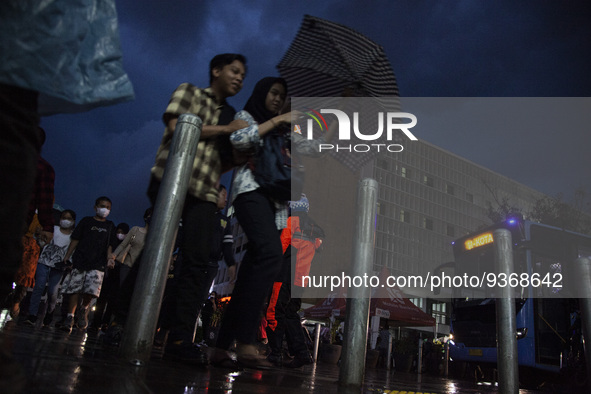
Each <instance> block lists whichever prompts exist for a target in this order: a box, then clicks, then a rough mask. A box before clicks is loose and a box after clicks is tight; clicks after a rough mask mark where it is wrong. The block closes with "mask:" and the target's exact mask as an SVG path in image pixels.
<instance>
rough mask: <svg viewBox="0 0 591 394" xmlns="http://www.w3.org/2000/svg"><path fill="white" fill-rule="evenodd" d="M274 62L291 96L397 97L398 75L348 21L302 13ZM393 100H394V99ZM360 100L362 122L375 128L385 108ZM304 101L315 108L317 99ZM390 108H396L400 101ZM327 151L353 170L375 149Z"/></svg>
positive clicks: (356, 169) (359, 109) (370, 127)
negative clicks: (294, 32)
mask: <svg viewBox="0 0 591 394" xmlns="http://www.w3.org/2000/svg"><path fill="white" fill-rule="evenodd" d="M277 68H278V70H279V73H280V74H281V76H282V77H283V78H285V79H286V80H287V84H288V87H289V93H290V95H291V96H292V97H306V98H312V97H314V98H319V97H340V96H343V94H344V92H345V91H346V90H347V91H348V93H347V95H352V96H355V97H373V98H377V97H390V98H392V97H398V86H397V85H396V77H395V76H394V72H393V71H392V67H391V66H390V63H389V62H388V59H387V58H386V54H385V53H384V49H383V48H382V47H381V46H380V45H378V44H376V43H375V42H373V41H371V40H370V39H369V38H367V37H365V36H364V35H362V34H360V33H359V32H357V31H355V30H352V29H350V28H348V27H346V26H343V25H339V24H337V23H333V22H329V21H326V20H324V19H320V18H316V17H313V16H310V15H306V16H304V20H303V22H302V25H301V27H300V30H299V31H298V33H297V35H296V37H295V39H294V40H293V42H292V43H291V45H290V47H289V49H288V50H287V52H286V53H285V55H284V56H283V59H281V61H280V62H279V64H278V65H277ZM324 100H326V99H324ZM375 100H378V99H375ZM315 101H318V99H316V100H313V99H307V104H310V103H314V102H315ZM320 101H321V100H320ZM395 101H396V103H397V99H396V100H395ZM294 102H295V101H294ZM292 103H293V102H292ZM376 103H377V104H376ZM390 103H392V100H390ZM353 104H355V105H356V107H355V111H358V112H361V113H363V112H364V111H365V110H364V109H363V108H360V106H359V105H357V104H359V101H356V102H354V103H353ZM363 106H365V108H366V109H367V111H365V115H366V116H364V117H363V118H364V119H363V121H364V122H365V123H364V125H363V128H364V129H365V130H368V132H371V131H374V130H376V128H377V117H376V114H377V112H378V111H379V110H382V111H383V109H380V108H381V107H382V106H381V104H379V102H378V101H372V102H371V103H369V104H368V102H367V101H364V104H363ZM307 107H309V108H314V107H315V105H314V104H311V105H307ZM329 108H330V107H329ZM390 108H394V109H397V108H398V105H397V104H396V105H395V107H392V106H390ZM292 109H294V108H293V106H292ZM297 109H300V108H297ZM349 109H351V108H349ZM360 122H361V121H360ZM396 138H397V139H398V138H399V137H398V136H396ZM347 142H348V143H355V142H361V143H363V142H367V141H360V140H357V141H355V140H350V141H347ZM372 142H373V143H382V144H384V143H388V141H387V140H386V135H385V133H384V134H383V135H382V138H381V139H380V140H375V141H372ZM330 154H331V155H332V156H334V157H335V158H336V159H337V160H338V161H339V162H341V163H342V164H344V165H345V166H346V167H347V168H349V169H350V170H352V171H354V172H356V171H358V170H359V168H361V166H363V165H364V164H366V163H367V162H368V161H370V160H372V159H373V158H374V156H375V154H377V151H373V152H367V153H363V154H359V153H355V152H349V151H347V150H341V151H338V152H337V151H333V152H330Z"/></svg>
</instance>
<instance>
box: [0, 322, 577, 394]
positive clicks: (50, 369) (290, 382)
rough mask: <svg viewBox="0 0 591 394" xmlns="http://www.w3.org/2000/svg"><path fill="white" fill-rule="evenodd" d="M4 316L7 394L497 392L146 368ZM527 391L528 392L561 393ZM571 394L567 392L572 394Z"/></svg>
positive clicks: (324, 376)
mask: <svg viewBox="0 0 591 394" xmlns="http://www.w3.org/2000/svg"><path fill="white" fill-rule="evenodd" d="M6 312H7V311H5V310H4V311H0V344H1V346H2V349H3V350H6V349H8V351H9V353H11V354H12V361H10V360H6V357H5V356H3V357H0V363H1V364H0V393H27V394H28V393H88V394H92V393H107V394H119V393H157V394H159V393H163V394H174V393H281V394H289V393H322V394H332V393H404V392H407V393H411V392H414V393H495V392H498V389H497V388H496V387H495V386H492V385H488V386H487V385H483V384H475V383H473V382H467V381H460V380H454V379H444V378H442V377H438V376H431V375H426V374H423V375H420V376H418V375H417V374H410V373H402V372H398V371H387V370H385V369H377V368H367V369H366V374H365V380H364V383H363V386H362V387H361V388H359V387H357V388H345V387H341V386H340V385H339V384H338V378H339V367H338V366H336V365H330V364H323V363H321V362H319V363H317V364H315V365H308V366H305V367H302V368H300V369H293V370H292V369H287V368H276V369H271V370H256V369H245V370H243V371H230V370H227V369H220V368H215V367H212V366H209V367H201V368H198V367H194V366H189V365H184V364H182V363H178V362H173V361H168V360H164V359H162V352H161V350H159V349H158V348H155V349H154V350H153V352H152V358H151V359H150V361H149V362H148V363H146V365H145V366H135V365H132V364H131V363H130V362H128V361H126V360H123V359H121V358H120V357H118V351H117V349H114V348H111V347H107V346H103V343H102V340H101V336H100V335H98V334H89V333H87V332H85V331H80V330H74V331H72V333H70V334H68V333H66V332H63V331H60V330H58V329H55V328H53V327H51V328H48V327H45V328H41V327H31V326H26V325H22V324H16V323H15V321H8V322H7V313H6ZM560 391H562V390H559V389H557V388H556V387H554V388H553V389H552V390H547V391H534V390H521V391H520V392H521V393H541V392H546V393H547V392H554V393H555V392H560ZM564 392H565V393H566V392H569V391H568V390H566V389H565V391H564Z"/></svg>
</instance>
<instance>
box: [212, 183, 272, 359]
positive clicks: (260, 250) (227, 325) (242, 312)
mask: <svg viewBox="0 0 591 394" xmlns="http://www.w3.org/2000/svg"><path fill="white" fill-rule="evenodd" d="M234 207H235V209H236V217H237V218H238V222H239V223H240V226H242V229H243V230H244V233H245V234H246V237H247V238H248V245H247V248H248V249H247V251H246V254H245V256H244V259H243V260H242V264H241V266H240V270H239V273H238V279H237V281H236V285H235V287H234V291H233V292H232V299H231V300H230V303H229V304H228V307H227V309H226V311H225V313H224V317H223V320H222V325H221V327H220V332H219V337H218V341H217V344H216V346H217V347H218V348H221V349H228V348H229V347H230V345H231V344H232V341H233V340H237V341H238V342H240V343H244V344H251V343H254V342H255V341H256V337H257V330H258V328H259V325H260V322H261V314H262V308H263V304H264V302H265V299H266V298H267V296H268V295H269V294H270V292H271V287H272V286H273V281H274V280H275V278H277V275H278V274H279V271H280V270H281V261H282V256H283V249H282V247H281V239H280V236H279V231H278V230H277V226H276V225H275V208H274V205H273V203H272V202H271V201H270V200H269V199H268V198H267V197H266V196H265V195H264V194H263V193H261V192H260V191H258V190H255V191H252V192H248V193H244V194H240V195H239V196H238V197H237V198H236V200H235V201H234Z"/></svg>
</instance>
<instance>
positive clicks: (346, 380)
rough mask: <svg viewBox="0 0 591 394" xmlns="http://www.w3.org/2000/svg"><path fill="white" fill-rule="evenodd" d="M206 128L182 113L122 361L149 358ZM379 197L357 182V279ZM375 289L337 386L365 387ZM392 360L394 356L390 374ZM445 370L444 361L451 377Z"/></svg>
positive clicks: (509, 268)
mask: <svg viewBox="0 0 591 394" xmlns="http://www.w3.org/2000/svg"><path fill="white" fill-rule="evenodd" d="M201 127H202V122H201V119H200V118H199V117H197V116H195V115H192V114H183V115H181V116H180V117H179V119H178V122H177V126H176V129H175V132H174V135H173V139H172V143H171V149H170V154H169V158H168V161H167V164H166V168H165V171H164V175H163V179H162V183H161V188H160V191H159V193H158V197H157V200H156V204H155V207H154V214H153V217H152V222H151V230H150V232H149V233H148V238H147V240H146V248H145V250H144V253H143V257H142V260H141V262H140V263H141V267H140V270H139V273H138V280H137V285H136V289H135V291H134V295H133V298H132V303H131V306H130V313H129V318H128V324H127V325H126V335H125V337H124V340H123V342H122V347H121V355H122V357H124V358H125V359H127V360H130V361H131V362H132V363H134V364H136V365H142V364H143V363H145V362H146V361H148V360H149V358H150V355H151V350H152V343H153V340H154V333H155V330H156V326H157V320H158V314H159V311H160V306H161V301H162V296H163V293H164V287H165V283H166V277H167V272H168V264H169V261H170V257H171V255H172V252H173V250H172V248H173V245H174V239H175V237H176V232H177V229H178V224H179V221H180V216H181V212H182V207H183V205H184V201H185V196H186V193H187V189H188V184H189V179H190V174H191V167H192V163H193V160H194V158H195V152H196V149H197V143H198V142H199V138H200V135H201ZM377 192H378V185H377V182H376V181H375V180H373V179H369V178H366V179H363V180H362V181H361V182H360V183H359V186H358V190H357V209H358V211H357V215H356V226H355V234H354V240H355V245H354V248H353V260H352V266H351V275H359V276H363V275H364V274H366V273H367V272H371V269H372V265H373V248H374V243H373V242H374V236H375V217H376V207H377V194H378V193H377ZM493 238H494V240H495V261H496V264H497V267H498V270H499V272H505V273H506V274H507V275H509V274H510V273H511V272H513V252H512V240H511V233H510V232H509V231H508V230H506V229H498V230H496V231H495V232H494V234H493ZM575 266H576V270H577V271H576V272H577V273H579V275H577V278H578V280H579V285H580V289H583V290H582V291H585V293H584V295H583V298H582V299H581V300H580V301H581V302H580V308H581V314H582V322H583V333H584V336H585V337H587V334H588V333H591V286H589V283H591V261H590V260H589V259H588V258H580V259H578V260H577V261H576V262H575ZM500 290H501V294H500V296H499V298H497V302H496V314H497V335H498V346H497V354H498V371H499V390H500V392H502V393H518V392H519V373H518V364H517V339H516V337H515V329H516V322H515V303H514V302H513V299H512V298H511V294H510V293H509V292H510V288H501V289H500ZM369 291H370V289H369V288H367V287H358V288H352V289H351V292H350V295H349V298H348V300H347V316H346V321H345V340H344V347H343V359H342V361H341V366H340V374H339V376H340V378H339V383H340V384H341V385H342V386H361V384H362V383H363V378H364V373H365V372H364V371H365V354H366V349H367V330H368V326H369V303H370V295H369ZM319 334H320V329H319V327H318V326H317V329H316V338H315V348H314V355H315V357H316V355H317V354H318V343H319V337H318V336H319ZM421 346H422V342H421V344H420V345H419V365H421V359H420V357H421V355H422V351H421V348H420V347H421ZM390 348H391V347H390ZM448 351H449V347H448V346H446V361H447V360H448V359H449V355H448V353H447V352H448ZM585 356H586V361H587V371H588V376H591V352H588V351H586V352H585ZM390 358H391V357H390V356H389V355H388V369H389V368H390ZM447 368H448V363H447V362H446V363H445V370H446V371H445V372H446V373H445V376H447ZM420 369H421V368H419V371H420ZM419 373H420V372H419Z"/></svg>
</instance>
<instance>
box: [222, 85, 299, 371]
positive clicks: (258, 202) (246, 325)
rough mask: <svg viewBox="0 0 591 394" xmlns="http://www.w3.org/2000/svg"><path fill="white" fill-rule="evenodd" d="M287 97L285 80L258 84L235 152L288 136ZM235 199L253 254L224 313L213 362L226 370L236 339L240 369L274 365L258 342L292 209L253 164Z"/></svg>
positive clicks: (239, 180)
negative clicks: (259, 178) (263, 185)
mask: <svg viewBox="0 0 591 394" xmlns="http://www.w3.org/2000/svg"><path fill="white" fill-rule="evenodd" d="M286 96H287V83H286V82H285V80H284V79H282V78H275V77H267V78H263V79H261V80H260V81H259V82H257V84H256V86H255V88H254V91H253V93H252V95H251V96H250V98H249V99H248V101H247V103H246V105H245V107H244V111H240V112H238V113H237V114H236V117H237V118H239V119H242V120H245V121H246V122H247V123H248V124H249V127H247V128H244V129H241V130H238V131H236V132H234V133H233V134H232V135H231V137H230V141H231V143H232V146H233V147H234V149H236V150H237V151H238V152H241V153H247V154H250V155H253V154H254V153H255V152H256V150H257V147H260V146H263V145H264V143H265V140H266V137H267V136H269V135H271V133H284V132H287V133H289V127H281V126H285V125H289V124H290V122H291V116H292V114H291V113H284V114H281V115H280V114H279V112H280V111H281V109H282V108H283V105H284V103H285V99H286ZM231 200H232V202H233V205H234V209H235V212H236V217H237V219H238V222H239V223H240V225H241V226H242V229H243V230H244V233H245V234H246V236H247V237H248V250H247V252H246V255H245V256H244V259H243V261H242V265H241V267H240V273H239V275H238V280H237V281H236V285H235V287H234V291H233V292H232V299H231V301H230V303H229V305H228V307H227V309H226V311H225V313H224V319H223V321H222V326H221V328H220V332H219V337H218V341H217V345H216V346H217V348H218V351H217V352H216V354H214V355H213V357H212V362H213V363H214V364H218V365H221V366H224V365H223V364H224V363H227V362H228V363H230V362H229V359H228V357H227V353H226V352H225V351H227V350H228V349H229V348H230V347H231V345H232V343H233V341H234V340H236V341H237V347H236V353H237V357H238V362H239V363H240V364H243V365H246V366H258V367H261V366H270V365H271V364H270V363H269V362H267V361H266V360H265V359H264V358H262V357H259V356H258V354H257V350H256V346H255V343H256V338H257V330H258V328H259V324H260V312H261V309H262V307H263V304H264V301H265V299H266V297H267V296H268V295H269V293H270V290H271V286H272V284H273V281H274V280H275V279H276V277H277V275H278V274H279V271H280V270H281V262H282V256H283V250H282V246H281V239H280V230H281V229H283V228H284V227H285V226H286V223H287V205H286V201H276V200H274V199H273V198H271V197H269V196H268V195H267V194H266V193H264V192H263V191H262V190H261V189H260V187H259V184H258V183H257V182H256V181H255V177H254V174H253V171H252V169H251V165H250V163H246V164H244V165H242V166H241V167H239V168H237V169H236V174H235V177H234V181H233V185H232V196H231Z"/></svg>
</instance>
